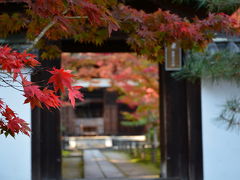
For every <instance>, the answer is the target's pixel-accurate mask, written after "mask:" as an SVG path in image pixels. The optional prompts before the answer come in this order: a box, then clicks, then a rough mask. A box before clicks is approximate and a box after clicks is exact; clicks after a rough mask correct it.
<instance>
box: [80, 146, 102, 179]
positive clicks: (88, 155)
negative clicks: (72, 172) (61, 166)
mask: <svg viewBox="0 0 240 180" xmlns="http://www.w3.org/2000/svg"><path fill="white" fill-rule="evenodd" d="M83 154H84V155H83V160H84V177H85V178H104V175H103V173H102V171H101V169H100V168H99V165H98V164H97V162H96V160H95V156H94V155H93V152H92V150H84V153H83Z"/></svg>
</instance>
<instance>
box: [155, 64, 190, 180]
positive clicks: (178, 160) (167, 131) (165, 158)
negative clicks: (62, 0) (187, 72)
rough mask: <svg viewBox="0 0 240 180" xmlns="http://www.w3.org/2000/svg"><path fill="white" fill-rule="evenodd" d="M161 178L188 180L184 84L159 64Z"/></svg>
mask: <svg viewBox="0 0 240 180" xmlns="http://www.w3.org/2000/svg"><path fill="white" fill-rule="evenodd" d="M160 107H161V108H160V111H161V112H160V134H161V138H160V143H161V144H160V147H161V176H162V177H165V178H167V177H179V178H182V179H183V180H187V179H188V125H187V104H186V86H185V81H176V80H175V79H174V78H173V77H172V76H171V72H169V71H165V68H164V66H163V65H160Z"/></svg>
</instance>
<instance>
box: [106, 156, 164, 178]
mask: <svg viewBox="0 0 240 180" xmlns="http://www.w3.org/2000/svg"><path fill="white" fill-rule="evenodd" d="M103 153H104V155H105V156H106V157H107V159H108V160H109V161H110V162H112V163H113V164H114V165H115V166H116V167H118V169H119V170H120V171H121V172H123V174H124V175H125V177H127V178H131V179H135V178H137V179H145V178H147V179H152V178H159V174H160V170H159V169H158V168H156V167H155V166H153V165H149V164H139V163H134V162H132V161H131V160H130V159H129V157H128V155H127V154H125V153H121V152H115V151H104V152H103Z"/></svg>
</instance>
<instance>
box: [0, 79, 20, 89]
mask: <svg viewBox="0 0 240 180" xmlns="http://www.w3.org/2000/svg"><path fill="white" fill-rule="evenodd" d="M0 80H1V81H2V82H4V83H5V84H7V85H8V87H11V88H13V89H15V90H18V91H21V92H24V91H23V90H21V89H18V88H16V87H15V86H14V85H12V84H11V83H9V82H7V81H6V80H5V79H4V78H2V77H0Z"/></svg>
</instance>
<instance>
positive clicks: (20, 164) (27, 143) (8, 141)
mask: <svg viewBox="0 0 240 180" xmlns="http://www.w3.org/2000/svg"><path fill="white" fill-rule="evenodd" d="M21 94H23V93H22V92H19V91H16V90H14V89H12V88H5V87H4V88H3V87H0V98H2V99H3V100H4V101H5V102H6V103H7V104H8V106H9V107H10V108H11V109H12V110H14V111H15V112H16V113H18V115H19V117H20V118H22V119H24V120H25V121H27V122H28V123H30V121H31V109H30V106H29V104H27V105H26V104H23V102H24V97H23V96H21ZM0 143H1V144H0V180H30V179H31V138H30V137H28V136H26V135H22V134H19V135H16V138H15V139H14V138H12V137H11V136H8V137H7V138H6V137H5V136H4V135H0Z"/></svg>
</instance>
